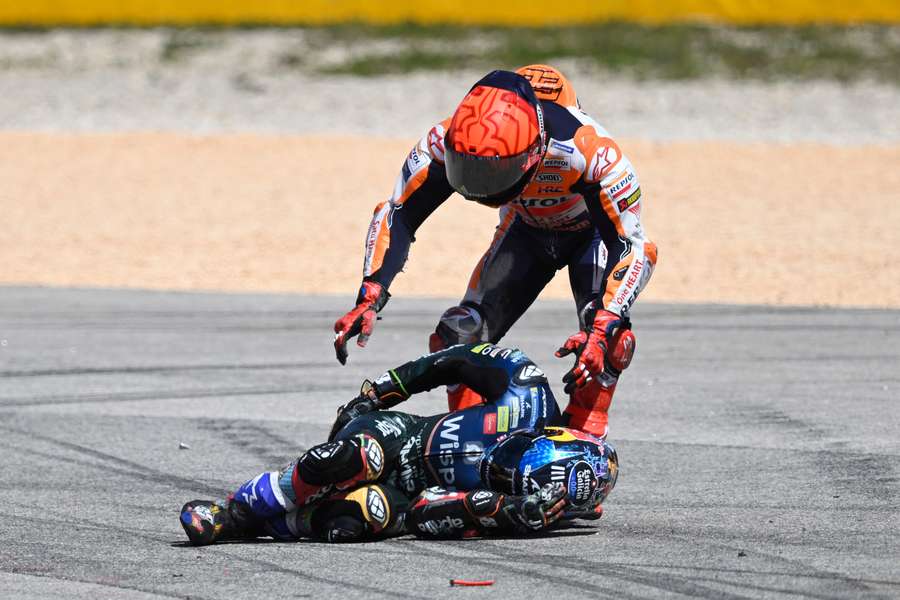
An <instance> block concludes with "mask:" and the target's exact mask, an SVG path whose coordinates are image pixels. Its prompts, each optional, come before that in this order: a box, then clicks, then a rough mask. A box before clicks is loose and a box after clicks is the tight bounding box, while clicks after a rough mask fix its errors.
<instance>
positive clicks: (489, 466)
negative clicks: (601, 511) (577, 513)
mask: <svg viewBox="0 0 900 600" xmlns="http://www.w3.org/2000/svg"><path fill="white" fill-rule="evenodd" d="M481 469H482V478H483V479H484V481H485V482H487V483H488V485H490V487H491V489H494V490H497V491H502V492H505V493H508V494H528V493H531V492H534V491H537V490H538V489H540V488H541V487H542V486H543V485H545V484H547V483H550V482H559V483H562V484H563V485H565V486H566V489H567V490H568V493H569V500H570V502H571V503H572V504H573V506H575V507H577V508H592V507H595V506H597V505H598V504H600V503H601V502H603V500H604V499H605V498H606V496H607V495H608V494H609V492H610V491H612V488H613V487H614V486H615V484H616V478H617V477H618V456H617V455H616V451H615V449H614V448H613V447H612V446H611V445H610V444H608V443H607V442H606V441H604V440H601V439H599V438H595V437H593V436H591V435H589V434H586V433H584V432H581V431H576V430H572V429H566V428H562V427H548V428H546V429H545V430H544V433H543V435H537V434H534V433H531V434H526V433H515V434H513V435H510V436H508V437H506V438H505V439H503V440H501V441H499V442H498V443H497V444H495V445H494V446H493V447H491V448H490V449H488V451H487V452H486V453H485V458H484V460H483V462H482V466H481Z"/></svg>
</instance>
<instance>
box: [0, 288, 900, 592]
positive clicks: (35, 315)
mask: <svg viewBox="0 0 900 600" xmlns="http://www.w3.org/2000/svg"><path fill="white" fill-rule="evenodd" d="M343 304H344V303H343V299H336V298H322V297H320V298H309V297H303V296H293V295H226V294H173V293H157V292H121V291H109V290H94V291H86V290H61V289H57V290H51V289H46V288H16V287H5V288H3V287H0V338H2V340H0V382H2V384H0V432H2V439H0V446H2V451H3V454H4V456H5V459H4V460H3V461H0V476H2V479H3V481H5V482H7V485H5V486H3V488H2V489H0V506H2V509H0V512H2V513H3V514H2V516H3V518H2V519H0V596H2V597H4V598H29V599H30V598H40V599H44V598H51V597H53V598H57V597H65V598H76V599H77V598H84V599H87V598H98V597H103V598H116V599H123V598H128V599H131V598H160V597H167V598H192V599H194V600H196V599H202V598H210V599H211V598H226V597H227V598H235V599H236V598H258V597H260V596H261V595H264V596H266V597H285V598H297V597H301V598H306V597H311V598H331V597H342V598H375V597H391V598H437V597H444V596H445V595H447V594H448V593H449V594H450V595H454V594H455V595H458V594H463V595H465V596H468V595H469V594H470V593H474V594H485V593H486V594H488V595H489V596H490V597H492V598H523V597H528V598H532V597H545V596H548V595H553V596H555V597H611V598H673V597H691V598H726V599H734V600H737V599H739V598H789V597H790V598H796V597H798V596H799V597H805V598H816V599H821V600H831V599H836V598H896V597H897V596H898V594H900V576H898V572H897V539H898V536H900V522H898V513H897V506H896V500H897V497H898V494H900V486H898V481H900V442H898V438H897V435H896V432H897V430H898V426H900V423H898V413H897V410H896V400H897V390H898V389H900V379H898V373H897V368H896V367H897V364H898V361H900V312H897V311H851V310H817V309H785V308H773V307H754V306H727V307H726V306H719V307H710V306H701V305H681V306H673V305H667V304H652V303H641V304H639V305H638V307H636V309H635V327H636V331H637V335H638V340H639V341H638V354H637V356H636V358H635V361H634V364H633V365H632V367H631V368H630V369H629V371H628V372H627V373H626V375H625V376H624V377H623V378H622V381H621V383H620V388H619V390H618V393H617V396H616V401H615V403H614V405H613V410H612V413H611V433H610V439H611V441H612V442H613V443H614V444H616V446H617V447H618V450H619V454H620V457H621V465H622V466H621V475H620V477H619V484H618V486H617V488H616V489H615V491H614V492H613V494H612V495H611V496H610V498H609V500H608V502H607V503H606V512H605V514H604V516H603V518H602V519H601V520H599V521H597V522H594V523H585V524H579V525H577V526H575V527H570V528H567V529H563V530H560V531H556V532H553V533H551V534H549V535H546V536H538V537H536V538H533V539H529V540H523V541H520V540H517V541H515V542H512V541H509V540H502V539H500V540H497V539H495V540H480V541H465V542H431V541H422V540H417V539H414V538H410V537H406V538H401V539H396V540H392V541H387V542H380V543H370V544H359V545H352V546H327V545H323V544H317V543H302V544H278V543H266V542H262V543H232V544H225V545H220V546H213V547H209V548H203V549H195V548H191V547H189V546H187V545H186V544H185V538H184V534H183V532H182V531H181V527H180V526H179V523H178V520H177V515H178V509H179V507H180V506H181V504H182V503H183V502H185V501H187V500H191V499H194V498H197V497H200V498H203V497H207V498H208V497H218V496H221V495H223V494H224V493H225V492H226V490H227V489H229V488H231V487H233V486H235V485H236V484H238V483H240V482H241V481H243V480H244V479H246V478H248V477H250V476H252V475H254V474H255V473H257V472H259V471H261V470H264V469H267V468H277V467H279V466H281V465H283V464H285V463H286V462H287V461H289V460H291V459H293V458H294V457H296V456H297V455H298V454H299V453H300V452H301V451H302V449H303V448H308V447H309V446H310V445H312V444H314V443H317V442H319V441H321V440H322V439H323V437H324V435H325V432H326V431H327V428H328V426H329V424H330V422H331V419H332V418H333V415H334V410H335V407H336V406H337V405H338V404H339V403H342V402H344V401H346V400H347V399H349V398H350V397H351V396H352V395H353V394H354V392H355V390H356V389H357V386H358V385H359V382H360V381H361V380H362V378H363V377H372V376H375V375H377V374H379V373H380V372H382V371H383V370H385V369H386V368H389V367H392V366H395V364H396V363H398V362H402V361H403V360H404V359H407V358H411V357H414V356H416V355H418V354H419V353H420V352H421V351H422V349H423V348H424V345H425V332H427V331H428V330H429V329H430V328H431V326H432V324H433V320H434V317H435V315H437V314H438V313H439V312H440V311H441V310H442V309H443V308H444V306H446V304H447V301H446V300H444V301H434V300H431V301H427V300H404V299H397V300H396V301H395V302H393V303H392V304H391V305H390V306H389V307H388V309H387V310H386V311H385V314H384V316H385V319H384V321H382V322H381V323H380V324H379V331H377V332H376V335H375V336H373V338H372V341H371V345H370V346H369V347H368V348H367V349H366V350H364V351H360V350H358V349H356V348H353V349H352V350H351V357H350V362H349V364H348V366H347V367H340V366H339V365H338V363H337V362H336V361H335V360H334V356H333V351H332V349H331V335H330V325H331V322H332V319H333V317H334V314H335V312H336V311H338V310H340V309H342V308H343ZM573 313H574V311H573V310H572V307H571V306H570V303H569V302H544V303H540V304H539V305H537V306H536V307H534V309H533V310H532V311H531V312H529V313H528V314H527V315H526V316H525V318H524V319H523V320H522V321H521V322H520V323H519V324H517V325H516V327H514V328H513V330H512V331H511V332H510V335H509V336H508V338H507V341H508V343H510V344H515V345H519V346H520V347H522V348H523V349H524V350H525V351H526V352H528V353H529V354H530V355H531V356H532V357H533V358H534V359H535V360H536V361H537V362H538V363H539V364H540V365H541V366H542V367H543V368H544V369H545V370H546V371H547V373H548V376H549V378H550V380H551V384H552V385H553V386H554V387H555V388H556V389H557V390H559V387H560V384H559V379H560V377H561V375H562V373H563V369H564V368H565V366H566V365H567V364H569V363H568V361H562V360H558V359H554V358H552V355H551V353H552V350H553V349H554V348H555V347H556V342H557V341H558V340H560V339H561V338H562V336H564V335H566V334H567V333H569V330H570V329H571V327H572V326H573V324H574V314H573ZM441 396H442V394H441V393H439V392H438V391H434V392H431V393H429V394H426V395H425V396H424V397H423V398H420V399H417V400H415V401H411V402H410V403H408V405H407V406H406V407H405V408H406V409H408V410H409V411H411V412H417V413H420V414H424V413H436V412H440V411H441V408H442V407H443V406H445V404H444V400H443V398H442V397H441ZM180 444H184V445H186V446H188V447H189V448H186V449H179V445H180ZM450 578H468V579H492V580H495V584H494V586H493V587H492V588H490V589H488V590H481V591H477V592H476V591H472V592H466V591H465V590H463V591H460V590H448V587H447V585H448V580H449V579H450Z"/></svg>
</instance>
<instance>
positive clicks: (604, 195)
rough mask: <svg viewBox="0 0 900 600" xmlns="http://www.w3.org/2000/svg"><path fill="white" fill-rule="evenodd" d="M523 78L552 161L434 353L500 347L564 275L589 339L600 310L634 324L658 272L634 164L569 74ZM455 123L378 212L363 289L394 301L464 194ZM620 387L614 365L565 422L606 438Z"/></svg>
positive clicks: (465, 397)
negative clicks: (454, 148)
mask: <svg viewBox="0 0 900 600" xmlns="http://www.w3.org/2000/svg"><path fill="white" fill-rule="evenodd" d="M518 72H519V73H520V74H522V75H524V76H525V77H526V78H527V79H529V81H530V82H531V84H532V86H533V88H534V89H535V92H536V95H537V96H538V98H539V100H540V102H541V106H542V108H543V113H544V120H545V127H546V129H547V131H548V133H549V136H550V138H549V140H548V144H547V146H548V148H547V152H546V154H545V156H544V157H543V160H542V162H541V163H540V164H539V166H538V169H537V172H536V173H535V175H534V178H533V179H532V180H531V182H530V183H529V184H528V185H527V186H526V187H525V188H524V190H523V191H522V192H521V194H520V195H519V196H518V197H516V198H515V199H513V200H512V201H511V202H509V203H507V204H505V205H503V206H502V207H501V208H500V221H499V224H498V225H497V228H496V233H495V234H494V238H493V240H492V242H491V244H490V245H489V247H488V249H487V251H486V252H485V253H484V256H483V257H482V258H481V260H480V261H479V262H478V264H477V265H476V267H475V270H474V272H473V273H472V276H471V278H470V279H469V284H468V287H467V289H466V292H465V295H464V297H463V300H462V302H461V304H460V306H458V307H454V308H451V309H450V310H448V311H447V312H446V313H445V314H444V317H442V319H441V323H440V324H439V325H438V328H437V331H436V332H435V334H432V338H431V350H432V351H434V350H437V349H439V348H441V347H446V346H447V345H451V344H454V343H468V342H473V341H490V342H492V343H496V342H498V341H499V340H500V339H501V338H502V337H503V336H504V335H505V334H506V332H507V331H508V330H509V328H510V327H511V326H512V325H513V324H514V323H515V322H516V321H517V320H518V319H519V317H520V316H521V315H522V314H523V313H524V312H525V310H527V309H528V307H529V306H530V305H531V303H532V302H533V301H534V300H535V299H536V298H537V296H538V294H539V293H540V291H541V290H542V289H543V288H544V287H545V286H546V285H547V284H548V283H549V282H550V280H551V279H552V278H553V276H554V274H555V273H556V271H558V270H559V269H562V268H564V267H568V272H569V282H570V284H571V288H572V293H573V295H574V298H575V303H576V310H577V312H578V315H579V319H580V325H581V327H582V329H584V328H586V327H589V326H590V323H591V319H592V317H591V316H590V315H592V314H593V313H594V312H596V311H597V310H599V309H605V310H606V311H610V312H612V313H615V314H616V315H620V316H622V317H627V316H628V312H629V309H630V308H631V306H632V305H633V304H634V302H635V300H636V299H637V297H638V294H639V293H640V291H641V290H642V289H643V288H644V286H645V285H646V284H647V281H648V280H649V278H650V276H651V274H652V272H653V269H654V266H655V265H656V262H657V251H656V246H655V244H654V243H653V242H651V241H650V240H649V239H648V238H647V236H646V235H645V233H644V229H643V227H642V226H641V209H642V206H643V192H642V190H641V186H640V183H639V180H638V176H637V173H636V172H635V169H634V166H633V165H632V163H631V161H630V160H628V158H627V157H626V156H625V154H624V153H623V152H622V150H621V148H620V147H619V146H618V144H616V142H615V141H614V140H613V139H612V137H611V136H610V134H609V133H608V132H607V131H606V130H605V129H604V128H603V127H602V126H601V125H600V124H598V123H597V122H596V121H595V120H594V119H592V118H591V117H590V116H589V115H587V114H586V113H585V112H584V111H582V110H581V108H580V105H579V103H578V101H577V99H576V97H575V93H574V91H573V89H572V87H571V85H570V84H569V82H568V81H567V80H566V79H565V78H564V77H563V76H562V75H561V74H560V73H559V72H558V71H556V70H555V69H553V68H551V67H546V66H543V65H531V66H529V67H524V68H522V69H520V70H519V71H518ZM449 122H450V119H446V120H444V121H441V122H440V123H438V124H436V125H435V126H434V127H432V128H431V129H430V130H429V131H428V133H426V134H425V136H424V137H422V138H421V140H419V142H418V143H417V144H416V145H415V146H414V147H413V149H412V150H411V151H410V153H409V155H408V156H407V157H406V160H405V161H404V163H403V167H402V169H401V172H400V175H399V176H398V178H397V181H396V184H395V186H394V191H393V194H392V195H391V197H390V199H389V200H387V201H385V202H382V203H380V204H379V205H378V206H377V207H376V208H375V213H374V216H373V218H372V222H371V224H370V226H369V230H368V235H367V238H366V246H365V261H364V270H363V279H364V281H372V282H376V283H378V284H380V285H381V286H382V288H383V289H384V290H387V288H388V287H389V286H390V284H391V282H392V281H393V279H394V277H395V276H396V275H397V273H398V272H399V271H400V270H401V268H402V267H403V265H404V263H405V261H406V259H407V255H408V253H409V248H410V244H411V243H412V242H413V241H414V237H415V233H416V230H417V229H418V228H419V226H421V225H422V223H423V222H424V221H425V220H426V219H427V218H428V217H429V215H431V213H433V212H434V211H435V210H436V209H437V208H438V207H439V206H440V205H441V204H443V203H444V202H445V201H446V200H447V199H448V198H449V197H450V196H451V194H452V193H453V191H454V190H453V188H452V187H451V186H450V184H449V183H448V181H447V175H446V172H445V167H444V136H445V131H446V129H447V127H448V126H449ZM466 323H467V324H468V326H466ZM460 324H462V328H461V327H460ZM632 340H633V338H632ZM618 376H619V370H618V369H616V368H614V367H613V366H612V365H611V364H610V362H609V361H608V360H607V361H606V366H605V368H604V371H603V373H602V375H601V376H599V377H597V378H595V379H593V380H592V381H591V382H590V383H589V384H588V385H586V386H584V387H581V388H578V389H576V390H575V392H574V393H573V394H572V395H571V397H570V402H569V405H568V407H567V408H566V410H565V414H566V416H567V418H568V419H570V421H569V424H570V426H573V427H577V428H581V429H584V430H586V431H590V432H591V433H594V434H595V435H599V436H603V435H605V434H606V429H607V417H606V411H607V409H608V406H609V403H610V402H611V399H612V393H613V391H614V390H615V385H616V381H617V379H618ZM448 392H449V396H450V398H449V401H450V409H451V410H453V409H457V408H463V407H465V406H468V405H471V404H473V403H475V402H477V401H479V400H480V399H479V398H478V397H477V395H475V394H473V393H472V392H471V390H467V389H465V388H464V387H457V388H453V387H450V388H448Z"/></svg>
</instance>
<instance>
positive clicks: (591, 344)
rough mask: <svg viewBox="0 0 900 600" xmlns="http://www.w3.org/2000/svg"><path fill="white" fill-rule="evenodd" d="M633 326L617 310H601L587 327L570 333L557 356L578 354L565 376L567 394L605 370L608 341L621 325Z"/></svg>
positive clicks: (623, 326) (626, 327)
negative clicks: (572, 333) (615, 311)
mask: <svg viewBox="0 0 900 600" xmlns="http://www.w3.org/2000/svg"><path fill="white" fill-rule="evenodd" d="M630 326H631V323H630V322H629V321H628V319H627V318H625V319H623V318H622V317H620V316H619V315H617V314H616V313H614V312H610V311H608V310H604V309H601V310H598V311H597V313H596V315H594V320H593V323H591V325H590V326H589V327H588V328H587V330H585V331H579V332H578V333H576V334H574V335H571V336H569V339H567V340H566V341H565V343H564V344H563V345H562V346H561V347H560V349H559V350H557V351H556V356H557V357H558V358H562V357H563V356H567V355H569V354H572V353H575V366H574V367H573V368H572V370H571V371H569V372H568V373H566V374H565V376H564V377H563V383H565V384H566V387H565V389H564V391H565V393H567V394H571V393H572V392H574V391H575V389H576V388H580V387H583V386H584V385H586V384H587V383H588V382H589V381H590V380H591V379H593V378H594V377H597V376H598V375H600V373H602V372H603V367H604V359H605V358H606V352H607V349H608V348H609V342H610V341H611V340H612V339H613V337H614V336H615V335H616V333H617V332H618V330H619V328H620V327H621V328H625V329H629V328H630Z"/></svg>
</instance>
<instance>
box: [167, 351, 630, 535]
mask: <svg viewBox="0 0 900 600" xmlns="http://www.w3.org/2000/svg"><path fill="white" fill-rule="evenodd" d="M458 383H462V384H464V385H466V386H468V387H469V388H471V389H472V390H474V391H475V392H477V393H478V394H480V395H481V396H483V397H484V398H485V399H486V403H485V404H481V405H478V406H473V407H470V408H467V409H464V410H460V411H456V412H452V413H444V414H439V415H434V416H428V417H418V416H414V415H410V414H407V413H403V412H398V411H392V410H389V409H390V408H392V407H393V406H395V405H397V404H398V403H400V402H402V401H404V400H406V399H407V398H409V397H410V396H411V395H412V394H416V393H419V392H423V391H427V390H430V389H433V388H435V387H438V386H441V385H448V384H449V385H453V384H458ZM559 419H560V413H559V408H558V406H557V404H556V400H555V398H554V397H553V393H552V391H551V390H550V386H549V385H548V383H547V379H546V377H545V376H544V374H543V372H542V371H541V370H540V369H539V368H538V367H537V366H535V364H534V363H533V362H532V361H531V360H530V359H529V358H528V357H527V356H525V354H523V353H522V352H521V351H519V350H516V349H513V348H501V347H498V346H494V345H491V344H485V343H481V344H464V345H458V346H453V347H450V348H447V349H446V350H442V351H440V352H436V353H433V354H428V355H426V356H423V357H421V358H418V359H416V360H414V361H411V362H408V363H405V364H403V365H401V366H400V367H397V368H396V369H391V370H389V371H388V372H387V373H385V374H384V375H382V376H381V377H380V378H378V379H377V380H376V381H375V382H374V383H371V382H368V381H367V382H365V383H364V384H363V387H362V390H361V392H360V395H359V396H358V397H356V398H355V399H353V400H352V401H351V402H349V403H348V404H347V405H346V406H343V407H341V408H340V409H339V410H338V417H337V420H336V421H335V424H334V427H333V428H332V431H331V435H330V436H329V441H328V442H326V443H323V444H319V445H317V446H314V447H312V448H310V449H309V450H308V451H306V452H305V453H304V454H303V455H302V456H301V457H300V458H298V459H297V460H296V461H294V462H292V463H291V464H290V465H288V466H287V467H285V468H284V469H282V470H280V471H268V472H264V473H261V474H259V475H257V476H256V477H254V478H253V479H251V480H250V481H248V482H246V483H244V484H243V485H241V486H240V487H239V488H238V489H237V490H236V491H235V492H233V493H232V494H230V495H229V496H228V498H227V499H226V500H224V501H221V502H211V501H206V500H194V501H192V502H188V503H187V504H185V505H184V507H183V508H182V511H181V524H182V526H183V527H184V530H185V532H186V533H187V536H188V538H189V539H190V541H191V543H193V544H195V545H207V544H212V543H215V542H217V541H222V540H234V539H251V538H256V537H262V536H271V537H274V538H276V539H281V540H297V539H302V538H312V539H318V540H323V541H329V542H351V541H363V540H375V539H380V538H385V537H391V536H397V535H404V534H409V533H411V534H415V535H418V536H421V537H432V538H433V537H450V538H454V537H456V538H459V537H476V536H484V535H490V534H492V533H500V534H505V535H509V534H519V533H523V534H524V533H529V532H534V531H539V530H542V529H545V528H547V527H550V526H551V525H553V524H554V523H555V522H557V521H558V520H559V519H560V518H588V519H595V518H598V517H599V516H600V515H601V514H602V507H601V503H602V502H603V500H604V499H605V498H606V496H607V495H608V494H609V492H610V491H611V490H612V488H613V486H614V485H615V483H616V477H617V474H618V458H617V456H616V451H615V449H614V448H613V447H612V446H611V445H609V444H608V443H607V442H606V441H605V440H602V439H599V438H596V437H594V436H592V435H590V434H588V433H584V432H581V431H577V430H574V429H567V428H564V427H557V426H555V424H557V423H558V422H559Z"/></svg>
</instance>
